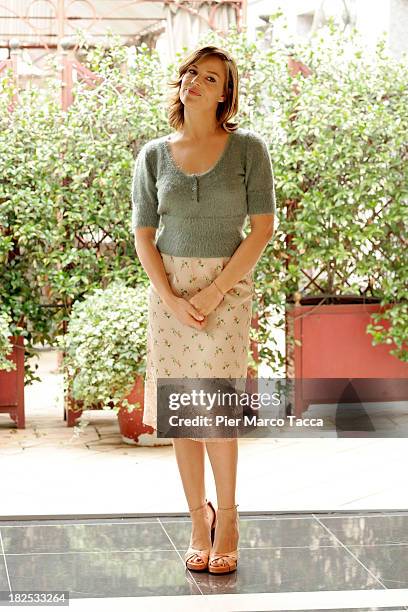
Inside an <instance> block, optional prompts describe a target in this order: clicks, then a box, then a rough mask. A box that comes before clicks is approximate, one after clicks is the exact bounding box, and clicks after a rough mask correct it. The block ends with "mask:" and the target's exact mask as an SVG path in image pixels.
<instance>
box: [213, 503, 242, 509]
mask: <svg viewBox="0 0 408 612" xmlns="http://www.w3.org/2000/svg"><path fill="white" fill-rule="evenodd" d="M238 506H239V504H235V505H234V506H231V507H230V508H220V507H219V506H218V508H217V510H235V508H238Z"/></svg>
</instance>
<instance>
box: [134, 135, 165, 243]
mask: <svg viewBox="0 0 408 612" xmlns="http://www.w3.org/2000/svg"><path fill="white" fill-rule="evenodd" d="M157 207H158V200H157V188H156V179H155V177H154V173H153V172H152V169H151V167H150V165H149V161H148V159H147V147H146V145H144V146H143V147H142V148H141V149H140V151H139V154H138V156H137V158H136V161H135V166H134V171H133V179H132V232H134V231H135V229H136V228H137V227H156V228H157V227H159V221H160V217H159V215H158V213H157Z"/></svg>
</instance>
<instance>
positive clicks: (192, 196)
mask: <svg viewBox="0 0 408 612" xmlns="http://www.w3.org/2000/svg"><path fill="white" fill-rule="evenodd" d="M168 140H169V136H162V137H160V138H155V139H153V140H151V141H149V142H147V143H146V144H145V145H144V146H143V147H142V148H141V150H140V152H139V154H138V156H137V158H136V161H135V166H134V172H133V180H132V232H134V231H135V229H136V228H137V227H154V228H158V232H156V238H155V244H156V247H157V249H158V250H159V251H160V252H161V253H167V254H169V255H175V256H181V257H228V256H232V254H233V253H234V251H235V250H236V249H237V247H238V246H239V244H240V242H241V241H242V240H243V239H244V237H245V236H244V234H243V232H242V230H243V227H244V224H245V221H246V217H247V215H256V214H265V213H269V214H275V213H276V202H275V187H274V176H273V169H272V163H271V159H270V156H269V151H268V147H267V145H266V143H265V141H264V139H263V138H262V137H261V136H260V135H259V134H257V133H255V132H253V131H251V130H248V129H244V128H238V129H237V130H236V131H235V132H232V133H230V134H229V136H228V139H227V142H226V145H225V148H224V150H223V152H222V154H221V156H220V157H219V158H218V161H217V162H216V163H215V165H214V166H213V167H212V168H210V169H209V170H208V171H207V172H204V173H202V174H186V173H185V172H184V171H182V170H181V169H180V168H179V167H178V166H177V164H176V162H175V160H174V157H173V154H172V152H171V149H170V143H169V141H168Z"/></svg>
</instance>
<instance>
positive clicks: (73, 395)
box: [58, 281, 171, 446]
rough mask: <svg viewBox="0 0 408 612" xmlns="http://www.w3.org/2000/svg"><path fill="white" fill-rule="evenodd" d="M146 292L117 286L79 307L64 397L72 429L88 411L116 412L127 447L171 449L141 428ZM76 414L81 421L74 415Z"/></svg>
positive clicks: (71, 330) (68, 343)
mask: <svg viewBox="0 0 408 612" xmlns="http://www.w3.org/2000/svg"><path fill="white" fill-rule="evenodd" d="M146 324H147V291H146V287H145V286H144V285H137V287H128V286H126V285H125V283H124V282H122V281H114V282H113V283H111V284H110V285H109V286H108V287H107V288H105V289H96V290H94V291H93V292H91V293H89V294H88V295H87V296H86V297H85V298H84V299H83V300H81V301H76V302H74V304H73V306H72V311H71V316H70V319H69V323H68V327H67V333H66V334H65V335H64V336H62V337H59V338H58V345H59V346H60V348H61V349H62V350H63V351H64V357H63V362H62V366H63V373H64V394H65V398H66V405H68V408H67V412H68V414H69V413H71V414H70V416H71V417H72V413H74V417H75V418H74V419H72V418H68V425H70V424H73V422H74V421H75V420H76V418H78V416H80V415H81V413H82V411H83V410H86V409H102V410H114V411H115V412H116V414H117V415H118V420H119V427H120V432H121V435H122V439H123V441H124V442H127V443H130V444H139V445H149V446H151V445H155V444H167V443H168V444H170V443H171V441H170V440H168V441H167V440H159V439H157V437H156V435H155V432H154V429H153V428H152V427H149V426H147V425H144V424H143V423H142V410H143V373H144V371H145V358H146ZM75 413H76V415H75Z"/></svg>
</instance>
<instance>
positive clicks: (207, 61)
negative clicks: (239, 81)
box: [180, 55, 226, 112]
mask: <svg viewBox="0 0 408 612" xmlns="http://www.w3.org/2000/svg"><path fill="white" fill-rule="evenodd" d="M225 79H226V67H225V64H224V62H223V61H222V60H221V59H220V58H219V57H217V56H216V55H208V56H206V57H202V58H200V59H199V60H197V61H196V62H194V63H193V64H190V66H189V67H188V68H187V70H186V72H185V74H184V75H183V79H182V81H181V86H180V100H181V101H182V103H183V104H184V105H185V104H188V105H190V104H191V106H193V105H195V106H196V107H197V108H200V109H202V110H205V109H214V112H215V110H216V109H217V106H218V104H219V103H220V102H224V101H225V94H224V83H225ZM189 89H191V90H192V91H190V92H189V91H188V90H189ZM194 92H196V93H197V95H194Z"/></svg>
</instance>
